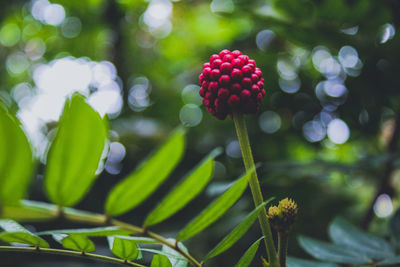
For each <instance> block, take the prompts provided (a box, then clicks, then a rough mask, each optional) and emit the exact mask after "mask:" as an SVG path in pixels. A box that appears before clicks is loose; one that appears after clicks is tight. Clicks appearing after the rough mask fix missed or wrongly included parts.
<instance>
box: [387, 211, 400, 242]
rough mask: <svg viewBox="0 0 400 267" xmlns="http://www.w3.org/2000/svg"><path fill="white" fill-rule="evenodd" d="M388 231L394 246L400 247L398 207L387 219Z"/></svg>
mask: <svg viewBox="0 0 400 267" xmlns="http://www.w3.org/2000/svg"><path fill="white" fill-rule="evenodd" d="M389 231H390V234H391V235H390V236H391V238H393V241H394V243H395V244H396V247H397V248H399V247H400V209H397V211H396V212H395V213H394V215H393V216H392V218H390V220H389Z"/></svg>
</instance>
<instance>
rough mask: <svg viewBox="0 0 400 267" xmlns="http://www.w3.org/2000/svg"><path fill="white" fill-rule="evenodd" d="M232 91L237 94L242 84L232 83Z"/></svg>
mask: <svg viewBox="0 0 400 267" xmlns="http://www.w3.org/2000/svg"><path fill="white" fill-rule="evenodd" d="M231 90H232V93H235V94H239V93H240V91H242V86H241V85H240V84H239V83H233V84H232V85H231Z"/></svg>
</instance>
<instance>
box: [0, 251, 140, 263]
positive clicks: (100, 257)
mask: <svg viewBox="0 0 400 267" xmlns="http://www.w3.org/2000/svg"><path fill="white" fill-rule="evenodd" d="M0 251H18V252H31V253H46V254H56V255H65V256H72V257H80V258H87V259H92V260H98V261H105V262H111V263H115V264H120V265H128V266H136V267H146V266H145V265H142V264H139V263H135V262H131V261H125V260H121V259H117V258H113V257H108V256H103V255H98V254H93V253H84V254H83V253H82V252H79V251H72V250H65V249H55V248H39V249H38V248H35V247H13V246H0Z"/></svg>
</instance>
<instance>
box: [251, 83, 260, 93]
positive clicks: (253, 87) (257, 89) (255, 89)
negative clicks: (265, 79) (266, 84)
mask: <svg viewBox="0 0 400 267" xmlns="http://www.w3.org/2000/svg"><path fill="white" fill-rule="evenodd" d="M251 91H252V92H254V93H255V94H257V93H258V92H260V87H258V86H257V85H256V84H253V85H252V86H251Z"/></svg>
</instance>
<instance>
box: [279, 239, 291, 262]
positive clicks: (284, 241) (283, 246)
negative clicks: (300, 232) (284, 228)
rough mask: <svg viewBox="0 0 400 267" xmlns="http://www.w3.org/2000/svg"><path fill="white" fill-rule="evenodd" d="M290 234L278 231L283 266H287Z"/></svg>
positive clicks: (280, 260) (280, 259) (280, 257)
mask: <svg viewBox="0 0 400 267" xmlns="http://www.w3.org/2000/svg"><path fill="white" fill-rule="evenodd" d="M288 236H289V235H288V233H287V232H278V255H279V264H280V265H281V267H286V255H287V247H288Z"/></svg>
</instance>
